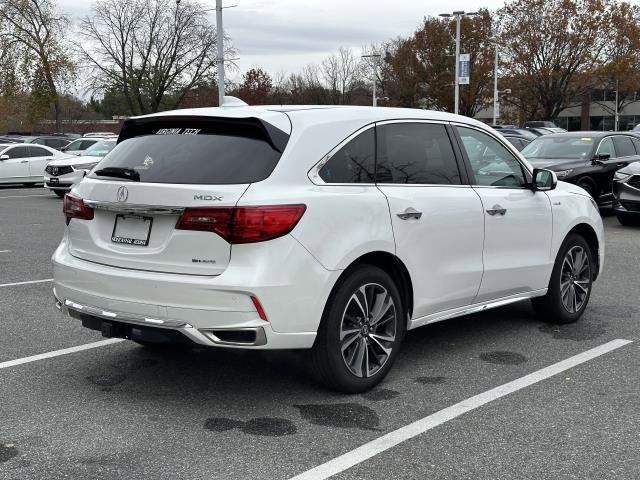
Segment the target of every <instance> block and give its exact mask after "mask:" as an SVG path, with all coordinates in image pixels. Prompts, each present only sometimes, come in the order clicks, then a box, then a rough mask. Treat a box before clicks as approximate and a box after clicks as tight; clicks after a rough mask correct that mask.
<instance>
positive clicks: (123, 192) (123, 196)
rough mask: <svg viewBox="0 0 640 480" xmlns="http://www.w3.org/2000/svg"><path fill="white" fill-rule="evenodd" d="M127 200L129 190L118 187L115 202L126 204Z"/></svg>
mask: <svg viewBox="0 0 640 480" xmlns="http://www.w3.org/2000/svg"><path fill="white" fill-rule="evenodd" d="M127 198H129V189H128V188H127V187H120V188H119V189H118V192H117V193H116V200H118V201H119V202H126V201H127Z"/></svg>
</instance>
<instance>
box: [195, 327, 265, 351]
mask: <svg viewBox="0 0 640 480" xmlns="http://www.w3.org/2000/svg"><path fill="white" fill-rule="evenodd" d="M200 332H201V333H202V334H203V335H204V336H206V337H207V338H208V339H209V340H211V341H212V342H213V343H215V344H216V345H229V346H236V347H259V346H261V345H266V344H267V335H266V334H265V333H264V328H262V327H244V328H227V329H215V330H200Z"/></svg>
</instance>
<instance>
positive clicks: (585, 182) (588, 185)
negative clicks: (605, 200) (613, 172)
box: [576, 178, 597, 200]
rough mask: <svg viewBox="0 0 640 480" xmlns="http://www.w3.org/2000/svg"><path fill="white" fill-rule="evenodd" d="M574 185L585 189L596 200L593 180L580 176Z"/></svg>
mask: <svg viewBox="0 0 640 480" xmlns="http://www.w3.org/2000/svg"><path fill="white" fill-rule="evenodd" d="M576 185H577V186H579V187H580V188H582V189H583V190H586V191H587V193H588V194H589V195H591V197H592V198H593V199H595V200H597V197H596V188H595V187H594V185H593V182H592V181H591V180H589V179H587V178H581V179H580V180H578V182H577V183H576Z"/></svg>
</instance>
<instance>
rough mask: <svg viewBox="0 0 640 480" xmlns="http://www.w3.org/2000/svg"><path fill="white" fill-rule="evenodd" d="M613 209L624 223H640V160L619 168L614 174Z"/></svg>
mask: <svg viewBox="0 0 640 480" xmlns="http://www.w3.org/2000/svg"><path fill="white" fill-rule="evenodd" d="M613 196H614V202H613V209H614V211H615V212H616V216H617V217H618V220H619V221H620V223H621V224H623V225H640V162H634V163H631V164H630V165H627V166H626V167H624V168H622V169H620V170H618V171H617V172H616V173H615V175H614V176H613Z"/></svg>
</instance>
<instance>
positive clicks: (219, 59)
mask: <svg viewBox="0 0 640 480" xmlns="http://www.w3.org/2000/svg"><path fill="white" fill-rule="evenodd" d="M181 1H182V0H176V5H177V6H180V2H181ZM233 7H237V5H229V6H227V7H223V6H222V0H216V7H215V9H213V8H209V9H206V10H202V12H209V11H212V10H215V11H216V34H217V36H218V39H217V42H216V43H217V45H216V47H217V49H218V51H217V55H216V65H217V67H218V106H219V107H221V106H222V103H223V101H224V62H225V59H224V31H223V29H222V9H223V8H233ZM234 60H235V59H234Z"/></svg>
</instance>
